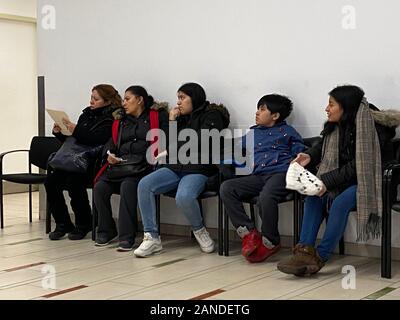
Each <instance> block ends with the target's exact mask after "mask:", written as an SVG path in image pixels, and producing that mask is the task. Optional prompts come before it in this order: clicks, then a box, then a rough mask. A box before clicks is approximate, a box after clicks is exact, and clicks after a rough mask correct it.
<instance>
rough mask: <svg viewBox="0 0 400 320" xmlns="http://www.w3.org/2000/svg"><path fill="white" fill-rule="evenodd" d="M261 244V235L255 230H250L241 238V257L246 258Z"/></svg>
mask: <svg viewBox="0 0 400 320" xmlns="http://www.w3.org/2000/svg"><path fill="white" fill-rule="evenodd" d="M261 244H262V239H261V234H260V233H259V232H258V231H257V230H256V229H253V230H251V231H250V232H249V233H248V234H246V235H245V236H244V237H243V238H242V255H243V256H244V257H246V258H247V257H248V256H249V255H251V254H252V253H253V252H254V251H256V249H257V248H258V247H259V246H260V245H261Z"/></svg>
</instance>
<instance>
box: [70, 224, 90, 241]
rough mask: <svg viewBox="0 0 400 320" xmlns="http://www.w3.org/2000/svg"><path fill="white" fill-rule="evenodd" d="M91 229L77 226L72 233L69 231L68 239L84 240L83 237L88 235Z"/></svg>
mask: <svg viewBox="0 0 400 320" xmlns="http://www.w3.org/2000/svg"><path fill="white" fill-rule="evenodd" d="M90 231H91V230H90V229H88V228H79V227H76V228H75V229H74V230H72V231H71V232H70V233H68V239H69V240H82V239H83V238H85V237H86V235H87V234H88V233H89V232H90Z"/></svg>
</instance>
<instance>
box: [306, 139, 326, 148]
mask: <svg viewBox="0 0 400 320" xmlns="http://www.w3.org/2000/svg"><path fill="white" fill-rule="evenodd" d="M321 140H322V138H321V137H320V136H316V137H310V138H304V139H303V141H304V145H305V146H306V147H308V148H312V147H314V146H315V145H317V144H318V143H319V142H320V141H321Z"/></svg>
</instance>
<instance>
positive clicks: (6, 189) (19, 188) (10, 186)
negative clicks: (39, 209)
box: [3, 181, 39, 194]
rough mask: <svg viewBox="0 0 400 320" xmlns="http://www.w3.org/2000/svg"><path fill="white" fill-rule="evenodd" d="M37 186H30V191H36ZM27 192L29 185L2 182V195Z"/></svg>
mask: <svg viewBox="0 0 400 320" xmlns="http://www.w3.org/2000/svg"><path fill="white" fill-rule="evenodd" d="M38 190H39V187H38V186H37V185H32V191H38ZM28 191H29V185H27V184H19V183H13V182H9V181H3V194H12V193H23V192H28Z"/></svg>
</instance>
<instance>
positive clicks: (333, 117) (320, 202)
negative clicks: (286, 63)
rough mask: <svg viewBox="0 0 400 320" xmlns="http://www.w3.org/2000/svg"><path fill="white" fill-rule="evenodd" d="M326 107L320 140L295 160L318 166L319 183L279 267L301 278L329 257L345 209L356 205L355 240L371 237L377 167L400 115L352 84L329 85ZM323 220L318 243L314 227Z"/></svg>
mask: <svg viewBox="0 0 400 320" xmlns="http://www.w3.org/2000/svg"><path fill="white" fill-rule="evenodd" d="M325 111H326V113H327V116H328V120H327V122H326V123H325V125H324V129H323V131H322V133H321V135H322V141H321V142H320V143H319V144H317V145H316V146H314V147H312V148H310V149H308V150H307V151H305V152H304V153H299V154H298V156H297V157H296V159H295V160H294V161H296V162H298V163H299V164H300V165H301V166H303V167H305V166H310V167H314V168H315V167H317V168H318V172H317V177H318V178H320V179H321V180H322V182H323V186H322V190H321V191H320V193H319V194H318V195H317V196H308V197H306V199H305V204H304V217H303V223H302V227H301V235H300V241H299V243H298V244H297V245H296V246H295V248H294V249H293V255H292V256H291V257H290V258H287V259H284V260H282V261H280V262H279V263H278V270H280V271H282V272H284V273H288V274H294V275H296V276H305V275H311V274H314V273H317V272H318V271H319V270H320V269H321V268H322V267H323V266H324V264H325V263H326V262H327V261H328V260H329V258H330V257H331V255H332V252H333V250H334V249H335V247H336V245H337V244H338V243H339V241H340V239H341V238H342V237H343V234H344V232H345V229H346V224H347V220H348V217H349V213H350V212H351V211H353V210H355V209H357V241H365V240H368V239H370V238H376V237H378V236H379V234H380V225H381V219H382V218H381V217H382V167H383V164H384V163H385V162H386V161H387V160H390V158H391V156H392V153H393V152H390V147H391V144H390V143H389V142H390V140H391V139H392V138H393V137H394V135H395V127H396V126H398V125H399V123H400V113H399V112H396V111H392V112H385V111H379V110H378V109H377V108H376V107H375V106H373V105H372V104H369V103H368V102H367V100H366V99H365V98H364V91H363V90H362V89H361V88H359V87H357V86H353V85H344V86H338V87H336V88H334V89H333V90H332V91H331V92H330V93H329V102H328V105H327V107H326V108H325ZM324 220H326V229H325V232H324V234H323V236H322V239H321V242H320V243H319V245H318V247H316V248H315V242H316V239H317V235H318V231H319V229H320V226H321V224H322V222H323V221H324Z"/></svg>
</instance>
